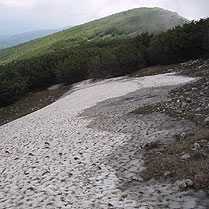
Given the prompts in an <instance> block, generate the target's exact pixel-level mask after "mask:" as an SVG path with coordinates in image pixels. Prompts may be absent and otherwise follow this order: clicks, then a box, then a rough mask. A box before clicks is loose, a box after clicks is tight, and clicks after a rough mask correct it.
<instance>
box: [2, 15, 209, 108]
mask: <svg viewBox="0 0 209 209" xmlns="http://www.w3.org/2000/svg"><path fill="white" fill-rule="evenodd" d="M208 56H209V18H208V19H202V20H200V21H198V22H195V21H193V22H191V23H189V24H185V25H183V26H177V27H176V28H174V29H171V30H168V31H167V32H163V33H160V34H158V35H150V34H148V33H143V34H142V35H140V36H137V37H135V38H127V39H122V40H111V41H108V40H105V41H98V42H94V43H87V44H85V45H83V46H80V47H74V48H69V49H65V50H60V51H59V50H58V51H56V52H53V53H49V54H46V55H44V56H40V57H32V58H30V59H25V60H20V61H15V62H11V63H8V64H4V65H1V66H0V106H6V105H9V104H11V103H13V102H15V101H17V100H18V99H19V98H20V97H21V96H23V95H24V94H25V93H26V92H29V91H33V90H37V89H43V88H46V87H48V86H50V85H52V84H55V83H64V84H66V85H68V84H72V83H75V82H78V81H81V80H84V79H86V78H109V77H115V76H121V75H126V74H129V73H131V72H134V71H136V70H138V69H140V68H142V67H144V66H149V65H155V64H170V63H177V62H182V61H186V60H189V59H196V58H200V57H208Z"/></svg>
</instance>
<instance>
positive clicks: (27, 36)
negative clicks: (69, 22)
mask: <svg viewBox="0 0 209 209" xmlns="http://www.w3.org/2000/svg"><path fill="white" fill-rule="evenodd" d="M71 27H72V26H69V27H66V28H61V29H54V30H34V31H29V32H25V33H21V34H15V35H11V36H3V37H0V49H4V48H8V47H12V46H16V45H19V44H22V43H25V42H28V41H31V40H34V39H37V38H42V37H44V36H48V35H51V34H53V33H57V32H59V31H62V30H65V29H68V28H71Z"/></svg>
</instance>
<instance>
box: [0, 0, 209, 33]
mask: <svg viewBox="0 0 209 209" xmlns="http://www.w3.org/2000/svg"><path fill="white" fill-rule="evenodd" d="M136 7H162V8H165V9H168V10H172V11H175V12H178V13H179V14H180V15H182V16H184V17H186V18H189V19H199V18H200V17H207V16H209V10H208V8H209V1H208V0H198V1H197V0H175V1H173V0H114V1H113V0H0V27H1V26H3V25H7V26H8V27H14V23H15V25H17V28H19V30H20V31H22V30H32V29H38V28H40V29H41V28H60V27H63V26H67V25H77V24H82V23H84V22H88V21H90V20H94V19H97V18H100V17H104V16H107V15H110V14H113V13H116V12H120V11H124V10H128V9H132V8H136ZM0 32H1V31H0Z"/></svg>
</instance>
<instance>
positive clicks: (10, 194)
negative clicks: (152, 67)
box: [0, 74, 204, 209]
mask: <svg viewBox="0 0 209 209" xmlns="http://www.w3.org/2000/svg"><path fill="white" fill-rule="evenodd" d="M192 80H193V79H192V78H188V77H182V76H177V75H175V74H164V75H156V76H148V77H143V78H127V77H120V78H116V79H109V80H104V81H99V82H94V83H93V82H91V81H84V82H81V83H78V84H76V85H74V87H73V89H72V90H71V92H69V94H68V95H67V96H65V97H63V98H62V99H60V100H58V101H57V102H55V103H53V104H51V105H49V106H47V107H45V108H43V109H41V110H39V111H37V112H34V113H32V114H30V115H27V116H25V117H22V118H20V119H18V120H15V121H13V122H10V123H8V124H6V125H3V126H1V127H0V208H1V209H3V208H6V209H19V208H23V209H25V208H28V209H29V208H43V209H45V208H50V209H53V208H63V209H64V208H73V209H74V208H76V209H77V208H85V209H86V208H97V209H100V208H101V209H103V208H130V209H131V208H204V207H199V206H198V205H199V204H198V200H197V198H196V197H193V196H191V195H189V194H188V192H185V191H179V190H178V188H176V187H175V186H174V185H171V184H170V183H165V182H164V183H155V182H152V181H153V180H152V181H150V182H148V183H144V182H143V181H142V179H141V178H140V176H139V175H138V174H139V172H140V171H141V170H142V169H143V168H144V167H143V160H142V153H141V152H140V147H141V146H142V145H143V144H144V143H147V142H149V141H153V140H156V139H159V138H161V139H162V140H164V141H167V140H170V139H171V138H172V137H173V135H174V134H175V133H176V132H179V131H183V130H184V129H189V128H190V127H192V126H193V125H194V124H193V123H192V122H190V121H185V120H180V121H179V120H177V119H174V118H171V117H169V116H167V115H165V114H161V113H153V114H150V115H149V114H148V115H144V116H143V115H141V116H139V115H138V116H130V115H129V114H128V113H129V112H130V111H132V110H134V109H136V108H137V107H139V106H143V105H147V104H150V103H155V102H160V101H163V100H166V99H167V95H168V91H169V89H171V88H174V85H179V84H182V83H185V82H189V81H192Z"/></svg>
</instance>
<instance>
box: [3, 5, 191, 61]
mask: <svg viewBox="0 0 209 209" xmlns="http://www.w3.org/2000/svg"><path fill="white" fill-rule="evenodd" d="M188 22H189V21H188V20H187V19H185V18H183V17H181V16H179V15H178V14H177V13H175V12H171V11H167V10H164V9H161V8H137V9H132V10H128V11H124V12H120V13H117V14H113V15H110V16H108V17H104V18H101V19H98V20H95V21H91V22H88V23H85V24H82V25H79V26H76V27H73V28H70V29H67V30H64V31H61V32H58V33H55V34H52V35H49V36H47V37H44V38H40V39H36V40H33V41H30V42H27V43H24V44H21V45H18V46H15V47H12V48H8V49H4V50H1V51H0V63H5V62H10V61H14V60H20V59H25V58H29V57H33V56H39V55H43V54H46V53H50V52H54V51H56V50H59V49H65V48H69V47H76V46H81V45H84V44H86V43H91V42H96V41H99V40H104V39H118V38H125V37H127V36H136V35H138V34H141V33H143V32H148V33H154V34H156V33H160V32H162V31H166V30H168V29H170V28H173V27H175V26H177V25H182V24H184V23H188Z"/></svg>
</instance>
